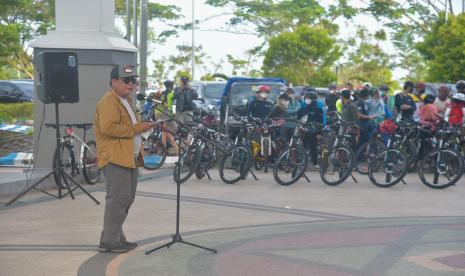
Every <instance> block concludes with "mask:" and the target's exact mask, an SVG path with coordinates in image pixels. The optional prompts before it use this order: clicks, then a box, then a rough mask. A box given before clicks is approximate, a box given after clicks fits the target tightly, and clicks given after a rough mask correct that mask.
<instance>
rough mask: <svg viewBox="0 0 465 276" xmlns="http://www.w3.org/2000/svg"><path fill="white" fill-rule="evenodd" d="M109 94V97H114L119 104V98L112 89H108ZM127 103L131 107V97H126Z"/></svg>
mask: <svg viewBox="0 0 465 276" xmlns="http://www.w3.org/2000/svg"><path fill="white" fill-rule="evenodd" d="M108 92H109V93H110V95H112V96H113V97H115V98H116V99H118V101H119V103H121V97H120V96H119V95H118V94H116V92H115V90H113V88H110V90H109V91H108ZM127 101H128V102H129V104H130V105H132V99H131V97H128V98H127ZM121 104H122V103H121Z"/></svg>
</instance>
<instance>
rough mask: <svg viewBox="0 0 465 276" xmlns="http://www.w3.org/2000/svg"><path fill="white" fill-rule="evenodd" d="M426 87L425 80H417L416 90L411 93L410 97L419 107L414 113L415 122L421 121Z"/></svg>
mask: <svg viewBox="0 0 465 276" xmlns="http://www.w3.org/2000/svg"><path fill="white" fill-rule="evenodd" d="M425 89H426V85H425V83H424V82H417V84H416V86H415V90H413V91H412V92H411V93H410V97H411V98H412V100H413V101H414V102H415V105H416V107H417V109H416V110H415V112H414V113H413V120H414V121H415V122H419V121H420V107H421V106H422V105H423V100H424V99H425V96H426V95H425Z"/></svg>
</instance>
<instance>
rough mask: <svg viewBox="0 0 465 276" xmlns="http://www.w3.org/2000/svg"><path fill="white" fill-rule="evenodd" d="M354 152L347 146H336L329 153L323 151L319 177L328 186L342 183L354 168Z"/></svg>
mask: <svg viewBox="0 0 465 276" xmlns="http://www.w3.org/2000/svg"><path fill="white" fill-rule="evenodd" d="M353 156H354V152H353V151H352V149H350V148H349V147H347V146H343V145H340V146H337V147H335V148H333V149H331V150H330V151H326V152H325V151H323V154H322V157H321V161H320V177H321V180H323V182H324V183H326V184H327V185H330V186H335V185H339V184H341V183H342V182H344V181H345V180H346V179H347V178H348V177H349V176H350V173H351V172H352V168H353V166H354V158H353Z"/></svg>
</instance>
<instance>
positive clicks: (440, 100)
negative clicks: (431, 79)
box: [434, 85, 450, 118]
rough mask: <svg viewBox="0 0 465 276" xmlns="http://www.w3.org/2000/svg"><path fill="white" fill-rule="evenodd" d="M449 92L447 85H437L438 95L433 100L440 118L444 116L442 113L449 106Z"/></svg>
mask: <svg viewBox="0 0 465 276" xmlns="http://www.w3.org/2000/svg"><path fill="white" fill-rule="evenodd" d="M449 94H450V91H449V87H447V86H446V85H441V86H440V87H439V94H438V97H437V98H436V100H435V101H434V105H435V106H436V108H437V109H438V113H439V115H440V116H441V117H442V118H444V113H445V112H446V110H447V109H448V108H449V107H450V98H449Z"/></svg>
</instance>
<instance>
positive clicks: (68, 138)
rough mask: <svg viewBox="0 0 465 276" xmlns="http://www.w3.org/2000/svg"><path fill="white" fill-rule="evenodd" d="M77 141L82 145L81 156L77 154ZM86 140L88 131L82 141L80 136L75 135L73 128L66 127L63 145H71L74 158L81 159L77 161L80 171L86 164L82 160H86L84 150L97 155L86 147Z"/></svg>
mask: <svg viewBox="0 0 465 276" xmlns="http://www.w3.org/2000/svg"><path fill="white" fill-rule="evenodd" d="M75 139H76V140H78V141H79V142H80V143H81V149H80V153H79V155H78V152H77V147H76V143H75ZM85 140H86V130H84V137H83V139H81V138H80V137H79V136H77V135H76V134H75V133H74V131H73V127H71V126H67V127H66V135H64V136H62V137H61V143H65V142H66V143H69V144H70V145H71V147H72V150H73V153H74V156H79V158H78V160H77V167H78V169H82V168H83V167H84V163H83V162H82V160H83V159H84V148H87V150H88V151H90V152H91V153H92V154H94V155H97V153H96V152H93V151H92V149H91V148H90V147H89V146H87V145H86V142H85Z"/></svg>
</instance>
